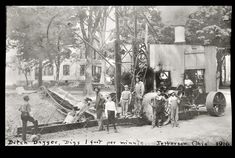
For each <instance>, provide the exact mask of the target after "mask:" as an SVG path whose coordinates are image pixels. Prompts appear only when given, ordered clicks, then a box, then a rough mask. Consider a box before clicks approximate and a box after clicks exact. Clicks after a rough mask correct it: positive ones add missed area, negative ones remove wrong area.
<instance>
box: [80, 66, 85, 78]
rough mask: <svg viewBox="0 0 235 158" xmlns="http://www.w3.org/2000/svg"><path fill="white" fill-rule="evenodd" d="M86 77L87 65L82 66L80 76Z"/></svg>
mask: <svg viewBox="0 0 235 158" xmlns="http://www.w3.org/2000/svg"><path fill="white" fill-rule="evenodd" d="M84 75H85V65H80V76H84Z"/></svg>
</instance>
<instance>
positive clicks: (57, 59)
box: [55, 56, 60, 82]
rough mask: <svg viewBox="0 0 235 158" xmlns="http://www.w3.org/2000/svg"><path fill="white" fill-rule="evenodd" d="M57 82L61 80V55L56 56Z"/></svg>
mask: <svg viewBox="0 0 235 158" xmlns="http://www.w3.org/2000/svg"><path fill="white" fill-rule="evenodd" d="M55 65H56V82H59V80H60V57H59V56H57V57H56V64H55Z"/></svg>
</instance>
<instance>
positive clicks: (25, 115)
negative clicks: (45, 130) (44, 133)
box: [19, 96, 38, 141]
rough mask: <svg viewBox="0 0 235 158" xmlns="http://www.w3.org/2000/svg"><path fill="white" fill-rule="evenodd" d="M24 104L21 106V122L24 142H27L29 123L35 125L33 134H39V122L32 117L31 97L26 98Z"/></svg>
mask: <svg viewBox="0 0 235 158" xmlns="http://www.w3.org/2000/svg"><path fill="white" fill-rule="evenodd" d="M23 99H24V102H25V103H24V104H23V105H21V107H20V108H19V111H20V112H21V120H22V124H23V127H22V140H23V141H26V132H27V122H28V121H29V122H32V123H33V124H34V132H33V134H37V132H38V121H37V120H35V119H34V118H33V117H32V116H31V115H30V112H31V107H30V104H29V96H24V98H23Z"/></svg>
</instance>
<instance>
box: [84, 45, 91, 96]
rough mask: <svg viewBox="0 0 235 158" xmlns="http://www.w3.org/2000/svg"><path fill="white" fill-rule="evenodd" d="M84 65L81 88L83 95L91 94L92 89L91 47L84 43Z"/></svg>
mask: <svg viewBox="0 0 235 158" xmlns="http://www.w3.org/2000/svg"><path fill="white" fill-rule="evenodd" d="M86 59H87V62H86V66H85V88H84V90H83V94H84V95H91V94H93V89H92V49H91V47H90V46H88V45H87V44H86Z"/></svg>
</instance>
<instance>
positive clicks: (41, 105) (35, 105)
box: [5, 93, 65, 137]
mask: <svg viewBox="0 0 235 158" xmlns="http://www.w3.org/2000/svg"><path fill="white" fill-rule="evenodd" d="M23 96H24V94H22V95H18V94H17V93H11V94H6V96H5V114H6V115H5V118H6V119H5V120H6V125H5V127H6V128H5V134H6V137H11V136H13V135H15V134H16V129H17V128H18V127H20V126H22V122H21V118H20V112H19V110H18V109H19V107H20V106H21V105H22V104H23V103H24V101H23ZM28 96H29V98H30V100H29V103H30V105H31V115H32V116H33V117H34V118H35V119H37V120H38V122H39V124H44V123H51V122H58V121H63V120H64V118H65V116H64V115H62V114H61V113H60V112H58V111H57V110H56V106H55V105H53V102H52V101H51V100H50V99H49V98H47V97H44V96H42V95H40V93H31V94H28ZM28 125H32V123H28Z"/></svg>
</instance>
